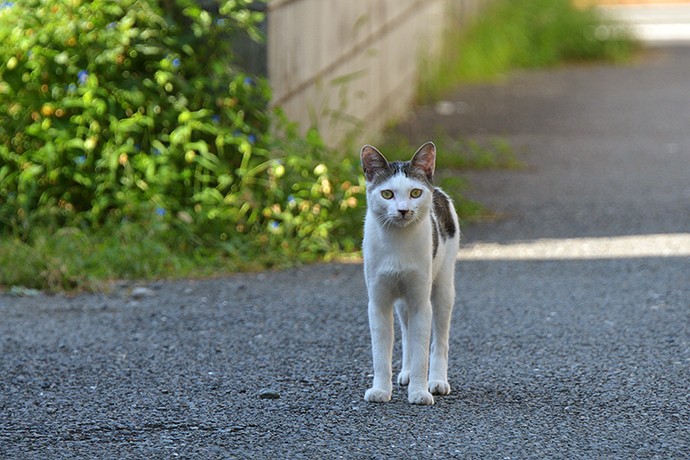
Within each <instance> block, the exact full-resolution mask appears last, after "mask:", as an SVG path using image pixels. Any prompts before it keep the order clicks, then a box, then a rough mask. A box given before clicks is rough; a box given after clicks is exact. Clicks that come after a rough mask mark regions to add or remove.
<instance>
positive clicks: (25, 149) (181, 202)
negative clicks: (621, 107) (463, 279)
mask: <svg viewBox="0 0 690 460" xmlns="http://www.w3.org/2000/svg"><path fill="white" fill-rule="evenodd" d="M250 3H251V2H248V1H247V0H218V1H206V2H203V4H204V5H205V7H204V8H202V7H201V6H200V4H201V2H199V1H195V0H94V1H82V0H17V1H4V2H1V3H0V43H2V47H0V120H2V122H0V261H1V263H0V287H2V286H5V287H9V286H15V285H17V286H25V287H28V288H42V289H45V288H47V289H75V288H76V289H100V288H102V287H104V286H105V285H104V284H103V283H104V282H106V283H107V281H108V280H112V279H121V278H135V279H140V278H157V277H181V276H207V275H214V274H218V273H227V272H231V271H236V270H252V269H263V268H266V267H286V266H292V265H295V264H299V263H304V262H311V261H316V260H328V259H330V258H332V257H335V256H338V257H342V256H343V255H344V254H352V253H356V251H357V250H358V249H359V244H360V239H361V228H362V218H363V216H364V207H365V202H364V183H363V177H362V174H361V173H360V168H359V159H358V155H357V148H356V146H346V147H347V148H346V149H345V150H347V152H348V153H342V152H337V151H335V150H333V149H330V148H328V147H326V145H325V144H324V142H323V141H322V139H321V138H320V136H319V134H318V132H315V131H313V130H312V131H308V132H307V133H306V134H303V133H301V132H300V131H299V130H298V129H297V127H296V126H294V125H292V124H291V123H290V122H288V121H287V120H286V119H285V118H284V117H283V116H282V115H281V113H280V111H279V110H274V109H271V108H270V106H269V101H270V99H271V91H270V87H269V84H268V82H267V80H266V79H265V78H260V77H257V76H254V75H250V74H248V73H246V72H245V71H243V70H242V68H241V67H240V66H239V65H238V61H239V59H238V55H237V53H236V50H234V49H233V44H234V43H235V41H236V39H242V40H246V39H247V37H249V38H250V39H252V40H256V41H261V40H263V37H262V35H261V33H260V29H259V27H258V25H259V24H260V22H261V21H262V20H263V19H264V18H263V13H260V12H257V11H255V9H253V8H251V7H250V6H251V5H250ZM600 25H601V24H600V19H599V18H597V17H596V15H594V14H593V13H592V12H591V11H590V10H577V9H575V8H573V7H572V5H571V4H570V2H568V1H567V0H554V1H551V0H518V1H509V0H496V2H495V6H494V7H493V8H492V9H491V10H489V11H487V12H486V14H484V15H483V16H482V18H481V19H480V20H479V21H478V22H477V23H476V24H475V25H474V26H473V27H471V28H470V29H469V30H466V31H465V30H464V29H463V32H462V33H460V34H459V33H455V34H452V33H451V34H450V35H449V36H448V37H447V38H446V43H447V46H446V50H445V52H444V55H443V56H442V58H441V59H440V62H439V63H438V65H431V66H428V68H430V69H433V70H434V71H433V72H429V73H428V75H424V76H423V77H424V78H423V79H422V84H421V87H420V91H419V92H420V99H421V100H431V99H433V98H437V97H440V96H442V95H443V93H444V92H445V91H448V90H450V89H452V88H453V87H455V86H456V85H457V84H458V83H459V82H466V81H474V80H477V79H486V78H492V77H493V76H495V75H496V74H497V73H502V72H506V71H509V70H510V69H511V68H514V67H521V66H538V65H550V64H554V63H558V62H561V61H563V60H572V59H576V60H577V59H590V58H608V59H613V60H620V59H621V56H625V55H626V53H629V52H630V50H631V49H632V47H631V46H630V43H631V42H630V41H629V39H628V37H620V40H619V37H618V36H617V35H616V36H615V37H613V40H612V39H609V38H611V37H608V38H607V39H603V38H602V37H601V36H600V35H601V34H598V33H597V30H599V29H597V27H599V26H600ZM433 134H434V135H435V134H436V133H433ZM437 142H438V140H437ZM458 142H460V141H458V140H452V139H447V138H446V142H445V144H446V145H440V146H439V147H440V148H441V149H444V148H445V150H447V151H453V152H455V155H454V156H453V157H452V158H454V159H452V160H449V161H450V163H449V165H447V166H446V169H451V170H455V169H457V168H468V167H470V168H471V167H487V165H489V167H515V165H516V164H519V162H517V163H516V159H515V158H513V156H512V154H509V155H507V156H506V154H505V153H506V152H508V153H510V148H509V146H502V147H501V148H498V149H496V148H488V149H487V148H481V147H480V146H474V145H471V144H466V143H462V142H461V143H460V144H458ZM383 143H384V145H383V146H382V147H383V149H384V151H385V152H386V153H387V154H389V155H390V157H391V158H394V157H395V158H403V157H406V156H409V155H411V154H412V153H413V152H414V150H415V149H416V146H413V145H407V144H405V142H404V140H400V139H395V140H394V141H392V142H390V141H388V142H387V141H386V140H385V138H384V140H383ZM442 143H443V142H442ZM386 144H388V145H386ZM458 145H460V146H463V145H464V146H465V147H467V148H458ZM496 145H500V142H499V144H496ZM403 150H404V152H403ZM445 150H444V151H445ZM463 152H466V153H467V155H466V156H467V158H465V157H463V155H464V153H463ZM449 158H450V157H449ZM463 158H465V159H463ZM491 165H493V166H491ZM511 165H512V166H511ZM440 167H441V168H444V166H443V164H440ZM441 178H442V179H443V180H444V181H445V182H444V186H448V187H452V188H453V189H454V190H452V191H453V192H455V196H454V197H455V199H456V204H457V205H458V209H459V210H460V212H461V215H462V216H461V217H465V218H466V217H468V216H470V218H471V216H481V215H484V213H483V212H482V210H481V208H480V207H478V205H477V204H476V203H471V202H467V201H465V200H463V199H462V196H461V191H462V184H461V183H460V182H459V180H458V179H457V177H454V176H453V174H452V173H451V174H449V173H447V172H446V173H445V174H442V175H441ZM453 184H455V185H453ZM456 185H457V186H456Z"/></svg>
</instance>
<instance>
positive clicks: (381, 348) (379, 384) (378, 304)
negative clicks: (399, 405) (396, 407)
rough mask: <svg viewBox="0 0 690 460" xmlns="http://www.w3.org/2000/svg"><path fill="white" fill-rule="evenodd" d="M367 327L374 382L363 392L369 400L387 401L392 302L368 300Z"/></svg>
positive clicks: (391, 374)
mask: <svg viewBox="0 0 690 460" xmlns="http://www.w3.org/2000/svg"><path fill="white" fill-rule="evenodd" d="M369 329H370V331H371V351H372V357H373V361H374V383H373V385H372V386H371V388H369V389H368V390H367V391H366V392H365V393H364V399H365V400H366V401H369V402H387V401H390V399H391V392H392V391H393V384H392V383H391V379H392V376H393V370H392V360H393V333H394V332H393V304H392V302H387V301H381V300H379V301H376V300H370V301H369Z"/></svg>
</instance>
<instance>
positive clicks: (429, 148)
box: [410, 142, 436, 182]
mask: <svg viewBox="0 0 690 460" xmlns="http://www.w3.org/2000/svg"><path fill="white" fill-rule="evenodd" d="M410 163H412V166H414V167H415V168H419V169H421V170H422V171H424V175H425V176H426V178H427V179H429V182H431V181H432V180H433V178H434V169H435V168H436V146H435V145H434V143H433V142H427V143H426V144H424V145H422V146H421V147H419V150H417V152H416V153H415V154H414V156H413V157H412V160H410Z"/></svg>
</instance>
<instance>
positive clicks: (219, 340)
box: [0, 48, 690, 459]
mask: <svg viewBox="0 0 690 460" xmlns="http://www.w3.org/2000/svg"><path fill="white" fill-rule="evenodd" d="M688 75H690V49H688V48H668V49H664V50H658V51H655V52H652V53H649V54H648V55H646V56H645V57H643V58H641V59H640V60H639V61H637V62H635V63H634V64H632V65H629V66H609V65H603V64H597V65H587V66H576V67H573V66H569V67H565V68H562V69H555V70H548V71H539V72H523V73H519V74H517V75H515V76H513V77H511V78H510V79H508V80H506V81H504V82H500V83H497V84H493V85H485V86H479V87H470V88H465V89H463V90H462V91H459V92H458V93H456V94H454V95H453V97H452V100H451V101H450V102H452V103H453V104H454V105H455V107H457V108H458V110H456V111H455V113H453V114H452V115H440V114H438V113H437V112H436V111H435V110H434V109H433V108H427V109H422V110H420V111H419V112H418V113H417V115H416V116H415V117H414V118H412V119H411V121H410V122H409V123H408V124H407V125H406V127H405V128H404V129H405V130H406V131H407V132H408V134H410V135H411V136H412V137H414V136H419V137H424V138H425V140H426V138H427V137H428V135H427V134H428V133H433V132H437V131H435V129H434V128H435V127H436V126H443V129H445V130H446V131H447V132H449V133H451V134H452V135H462V136H468V137H471V138H476V139H479V140H483V139H486V138H490V137H492V136H500V137H502V138H505V139H507V140H508V141H509V142H510V143H511V145H513V146H514V147H515V148H516V149H517V150H518V152H519V155H520V157H521V159H522V160H523V161H524V162H525V163H526V164H527V167H526V168H525V169H523V170H518V171H493V172H477V173H472V174H467V175H466V177H467V179H468V180H469V181H470V182H471V184H472V187H473V188H472V193H473V194H474V195H475V196H476V198H478V199H480V200H482V201H483V202H485V203H487V204H488V205H489V206H490V207H492V208H493V209H494V210H495V211H496V212H497V213H498V214H499V215H500V216H501V217H502V218H501V219H500V220H498V221H494V222H487V223H484V224H481V225H476V226H472V227H468V228H465V229H464V231H465V246H463V249H462V250H461V255H460V260H459V264H458V269H457V281H458V283H457V284H458V298H457V302H456V310H455V314H454V317H453V328H452V331H451V357H450V370H449V378H450V381H451V385H452V387H453V392H452V394H451V395H449V396H445V397H438V398H436V404H435V405H433V406H429V407H420V406H412V405H409V404H408V403H407V402H406V397H405V391H404V390H403V389H400V388H395V389H394V395H393V400H392V401H391V402H390V403H388V404H383V405H381V404H370V403H366V402H365V401H364V400H363V394H364V390H365V389H366V388H367V387H368V385H369V384H370V381H371V356H370V348H369V332H368V326H367V322H366V321H367V320H366V292H365V287H364V281H363V276H362V268H361V265H359V264H326V265H315V266H310V267H305V268H300V269H297V270H291V271H283V272H269V273H261V274H242V275H237V276H232V277H226V278H219V279H213V280H203V281H177V282H158V283H153V284H149V285H147V286H146V287H147V288H148V290H144V291H140V290H135V289H134V288H135V286H134V285H118V286H115V287H114V288H113V290H112V291H111V292H109V293H103V294H82V295H77V296H73V297H70V296H64V295H54V296H50V295H43V294H40V295H37V296H27V297H12V296H9V295H0V318H1V319H0V347H1V348H0V350H1V352H2V358H1V359H0V458H9V459H13V458H21V459H25V458H27V459H32V458H35V459H45V458H174V457H181V458H240V459H245V458H247V459H254V458H256V459H264V458H266V459H268V458H286V459H295V458H325V459H333V458H373V459H384V458H498V459H507V458H588V459H589V458H626V459H627V458H663V459H669V458H688V457H689V456H690V256H689V255H688V251H687V250H686V248H685V247H684V245H685V244H686V243H685V242H687V241H688V240H687V235H688V234H690V123H689V122H690V79H688ZM439 154H450V152H439ZM639 246H645V248H643V249H642V250H640V247H639ZM395 356H396V360H399V346H396V355H395ZM394 365H395V366H396V367H398V366H399V361H398V362H396V363H394Z"/></svg>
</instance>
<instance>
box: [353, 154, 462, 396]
mask: <svg viewBox="0 0 690 460" xmlns="http://www.w3.org/2000/svg"><path fill="white" fill-rule="evenodd" d="M360 158H361V162H362V169H363V170H364V175H365V179H366V196H367V211H366V216H365V219H364V240H363V243H362V252H363V255H364V276H365V280H366V286H367V291H368V295H369V306H368V311H369V327H370V331H371V344H372V355H373V364H374V381H373V385H372V387H371V388H369V389H368V390H367V391H366V393H365V395H364V399H365V400H367V401H370V402H387V401H389V400H390V399H391V393H392V389H393V386H392V383H391V380H392V355H393V340H394V324H393V323H394V319H393V310H394V308H395V311H396V313H397V315H398V319H399V321H400V328H401V332H402V370H401V371H400V374H399V375H398V384H400V385H408V401H409V402H410V403H412V404H433V403H434V397H433V394H437V395H446V394H449V393H450V385H449V383H448V375H447V373H448V336H449V332H450V319H451V314H452V310H453V304H454V301H455V260H456V255H457V251H458V247H459V242H460V226H459V224H458V216H457V214H456V212H455V208H454V207H453V202H452V200H451V199H450V198H449V197H448V195H446V194H445V193H444V192H443V191H442V190H441V189H439V188H437V187H434V185H433V176H434V169H435V166H436V146H435V145H434V144H433V143H432V142H427V143H426V144H424V145H422V146H421V147H420V148H419V150H417V152H416V153H415V154H414V156H413V157H412V159H411V160H410V161H406V162H401V161H394V162H389V161H388V160H386V158H385V157H384V156H383V155H382V154H381V152H379V151H378V150H377V149H376V148H375V147H372V146H371V145H365V146H364V147H362V149H361V151H360ZM432 331H433V341H432V342H431V357H430V356H429V343H430V341H431V339H432ZM427 375H428V379H427Z"/></svg>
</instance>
